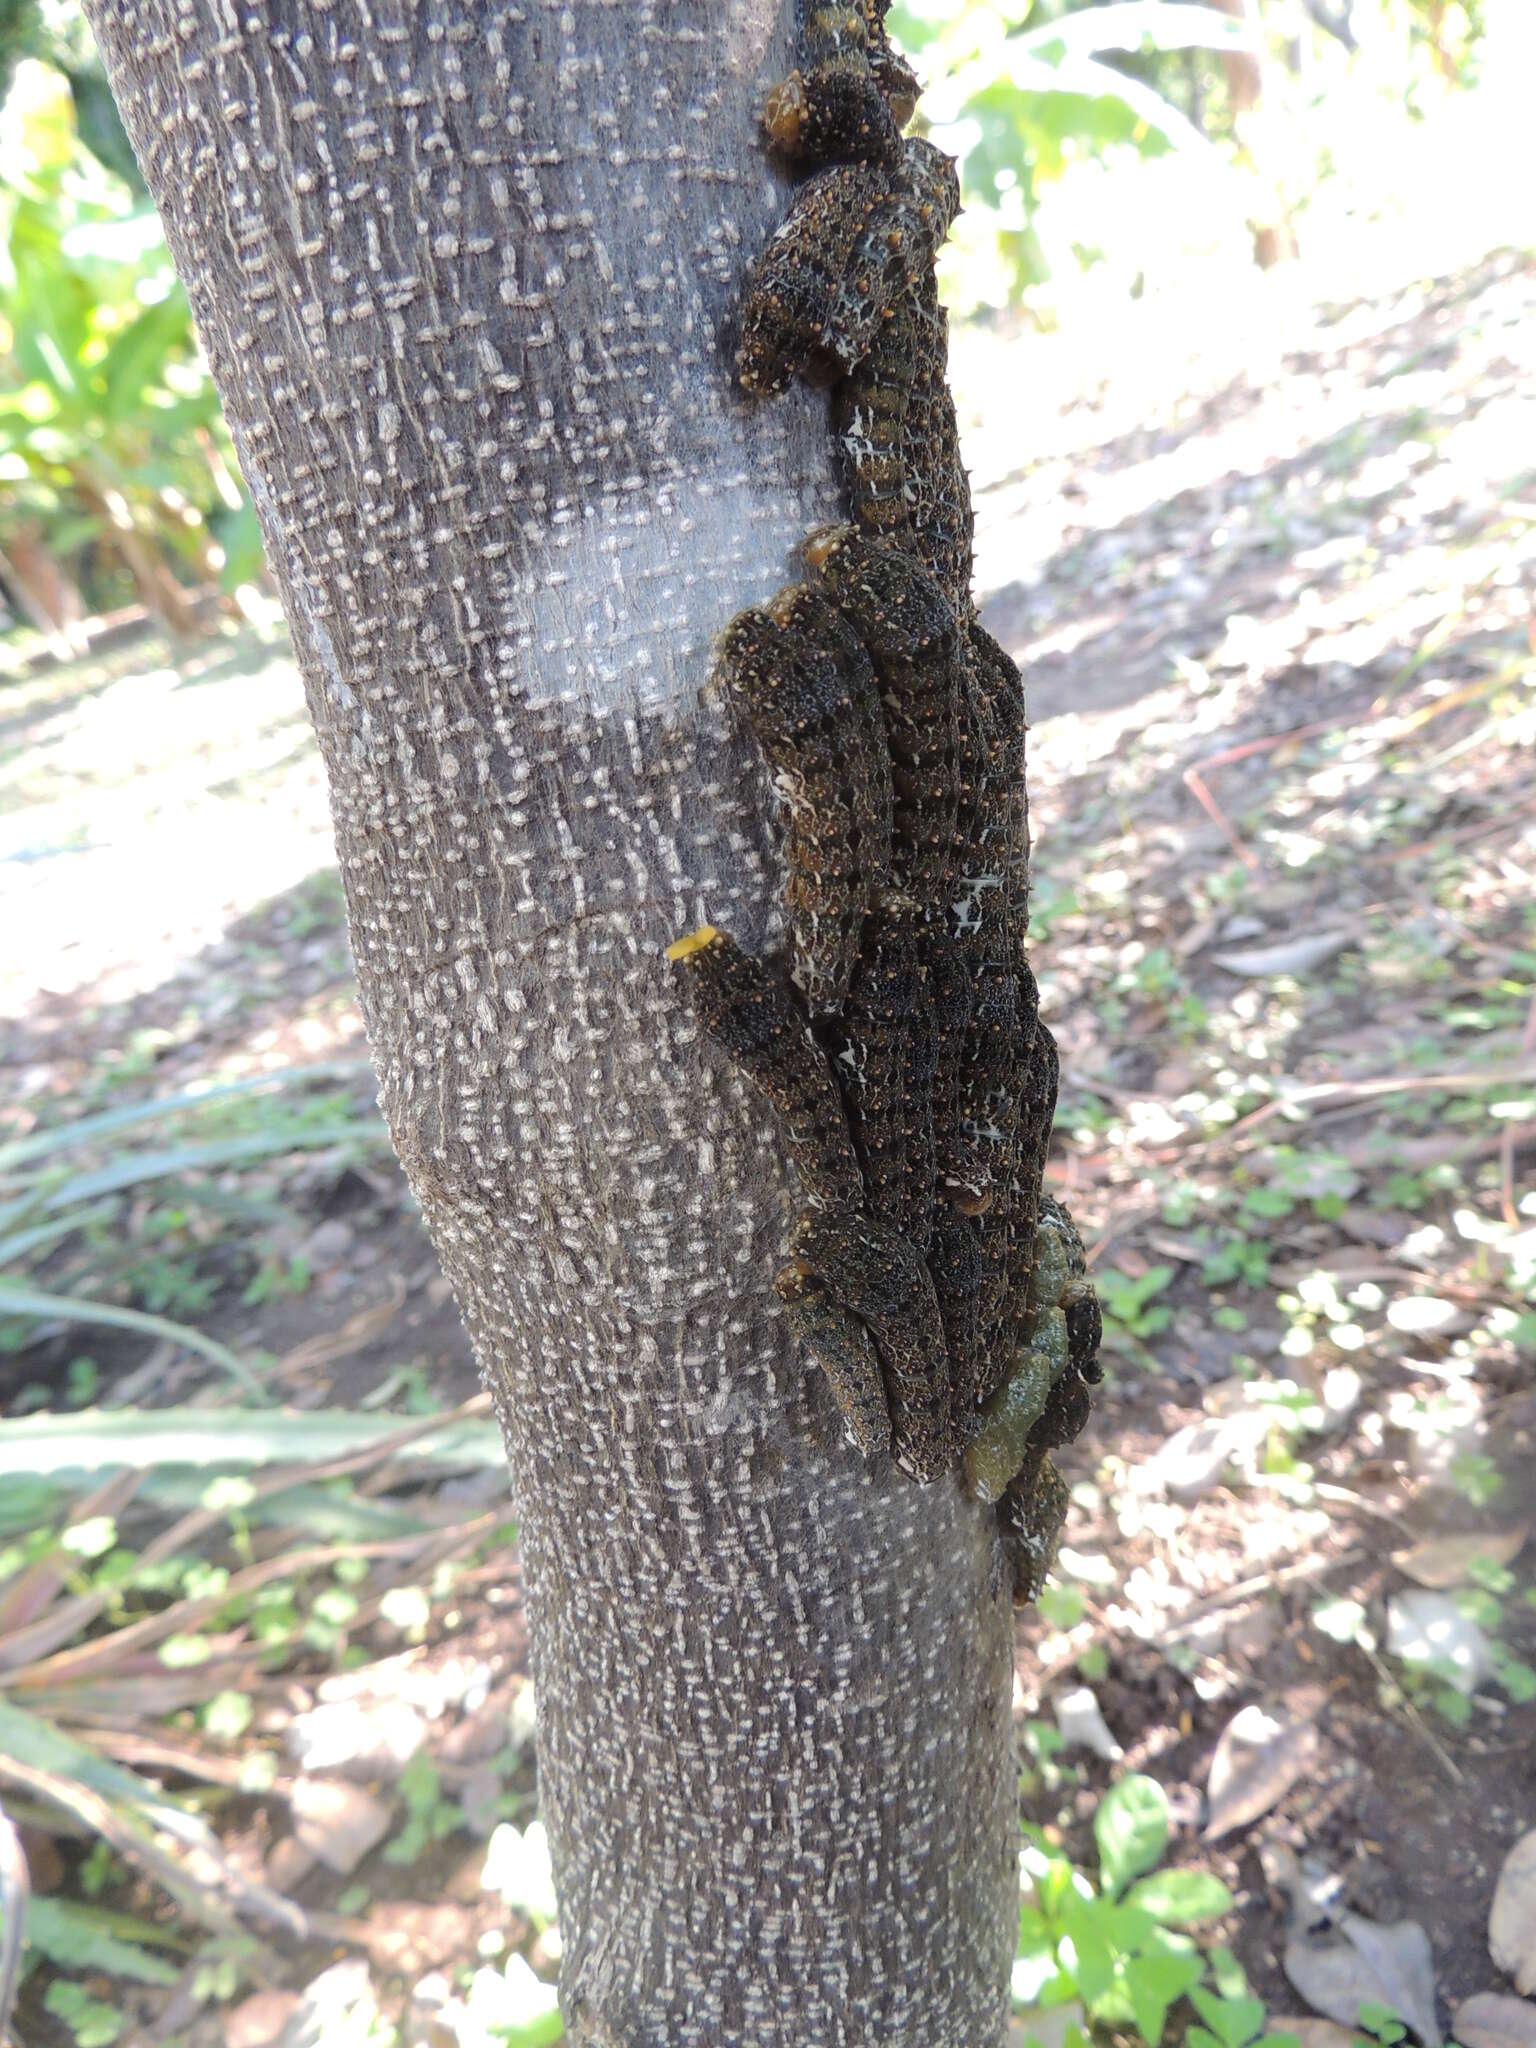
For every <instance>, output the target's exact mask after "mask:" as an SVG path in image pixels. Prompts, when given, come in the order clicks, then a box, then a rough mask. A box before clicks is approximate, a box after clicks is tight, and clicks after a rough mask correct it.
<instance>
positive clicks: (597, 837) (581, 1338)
mask: <svg viewBox="0 0 1536 2048" xmlns="http://www.w3.org/2000/svg"><path fill="white" fill-rule="evenodd" d="M88 12H89V13H90V15H91V18H92V21H93V24H94V26H95V28H96V31H97V34H98V38H99V40H100V42H101V44H102V47H103V51H104V54H105V56H106V59H107V63H108V66H109V70H110V71H111V74H112V77H113V82H114V86H115V88H116V90H117V93H118V96H119V100H120V102H121V105H122V108H123V112H124V115H125V117H126V121H127V125H128V128H129V132H130V134H131V136H132V138H133V141H134V144H135V147H136V149H137V151H138V153H139V156H140V160H141V162H142V164H143V166H144V169H145V173H146V176H147V178H148V181H149V184H150V188H151V190H152V192H153V193H154V195H155V198H156V201H157V203H158V205H159V207H160V209H161V212H162V215H163V217H164V220H165V223H166V227H167V231H168V234H169V237H170V241H171V246H172V250H173V253H174V254H175V257H176V260H177V264H178V267H179V269H180V271H181V273H182V276H183V277H184V278H185V280H186V282H187V284H188V287H189V290H190V293H191V297H192V303H193V309H194V312H195V314H196V317H197V320H198V325H199V328H200V331H201V333H202V336H203V339H204V342H205V345H206V347H207V350H208V353H209V358H210V361H211V363H212V366H213V370H214V374H215V376H216V378H217V380H218V383H219V387H220V390H221V392H222V395H223V398H224V401H225V405H226V409H227V412H228V414H229V417H230V421H231V425H232V428H233V431H234V433H235V436H236V439H237V443H238V445H239V448H240V451H241V455H242V460H243V463H244V466H245V471H246V475H247V477H248V479H249V481H250V484H251V488H252V491H253V493H254V495H255V498H256V502H257V506H258V510H259V512H260V515H261V519H262V523H263V529H264V533H265V537H266V542H267V547H268V551H269V558H270V560H271V562H272V565H273V568H274V570H275V572H276V574H277V576H278V579H279V581H280V584H281V587H282V590H283V595H284V601H285V605H286V608H287V611H288V616H289V620H290V623H291V625H292V628H293V632H294V638H295V644H296V648H297V651H298V655H299V659H300V661H301V663H302V666H303V669H304V673H305V678H306V683H307V687H308V691H309V700H310V705H311V710H312V714H313V717H314V721H315V725H316V729H317V732H318V734H319V737H320V743H321V747H322V749H323V752H324V756H325V761H326V765H327V770H328V774H329V778H330V785H331V793H332V804H333V812H334V818H335V827H336V839H337V848H338V853H339V856H340V860H341V866H342V874H343V879H344V882H345V886H346V891H347V898H348V905H349V913H350V920H351V929H352V938H353V946H354V951H355V954H356V960H357V968H358V976H359V982H360V986H361V990H362V997H363V1004H364V1009H365V1013H366V1018H367V1023H368V1028H369V1033H370V1038H371V1042H372V1046H373V1050H374V1055H375V1058H376V1061H377V1064H378V1068H379V1073H380V1078H381V1083H382V1099H383V1103H384V1106H385V1110H386V1113H387V1115H388V1118H389V1122H390V1127H391V1131H392V1133H393V1136H394V1139H395V1142H396V1145H397V1147H398V1149H399V1151H400V1154H401V1157H402V1159H403V1160H404V1162H405V1165H406V1169H407V1171H408V1173H409V1175H410V1178H411V1182H412V1185H413V1187H414V1189H415V1191H416V1193H417V1195H418V1197H419V1199H420V1201H421V1204H422V1208H423V1212H424V1214H425V1216H426V1219H427V1223H428V1226H429V1228H430V1230H431V1232H432V1235H433V1238H434V1241H435V1243H436V1244H437V1247H438V1249H439V1252H440V1254H441V1256H442V1259H443V1262H444V1266H445V1269H446V1270H447V1272H448V1275H449V1277H450V1279H451V1280H452V1283H453V1285H454V1288H455V1291H456V1294H457V1297H458V1299H459V1302H460V1304H461V1306H462V1308H463V1311H464V1314H465V1317H466V1320H467V1322H468V1325H469V1327H470V1330H471V1332H472V1334H473V1337H474V1340H475V1344H476V1347H477V1350H478V1353H479V1356H480V1359H481V1361H482V1364H483V1367H484V1370H485V1373H486V1376H487V1379H488V1382H489V1384H490V1385H491V1386H492V1387H493V1389H494V1390H495V1392H496V1395H497V1398H498V1402H499V1404H500V1411H501V1415H502V1419H503V1424H504V1427H505V1430H506V1435H507V1441H508V1449H509V1455H510V1460H511V1467H512V1479H513V1489H514V1499H515V1506H516V1510H517V1513H518V1517H519V1523H520V1528H521V1534H522V1545H523V1557H524V1569H525V1575H526V1581H527V1586H528V1596H529V1601H530V1608H531V1622H532V1641H533V1655H534V1667H535V1677H536V1681H537V1686H538V1697H539V1707H540V1762H541V1790H542V1796H543V1800H544V1805H545V1812H546V1816H547V1819H548V1822H549V1826H550V1833H551V1839H552V1843H553V1847H554V1851H555V1857H556V1876H557V1880H558V1883H559V1887H560V1894H561V1912H562V1927H563V1932H564V1935H565V1943H566V1950H565V1963H564V1977H563V1986H562V1995H563V1999H564V2003H565V2007H566V2012H567V2016H568V2022H569V2026H570V2031H571V2036H572V2039H573V2040H574V2041H575V2042H577V2043H578V2044H579V2043H581V2042H587V2043H589V2044H597V2043H600V2044H602V2048H662V2044H666V2048H692V2044H699V2048H703V2044H706V2043H707V2044H709V2048H733V2044H753V2048H765V2044H783V2048H808V2044H823V2043H825V2044H848V2048H852V2044H855V2043H858V2044H867V2043H873V2042H877V2041H878V2042H881V2043H883V2044H891V2048H941V2044H942V2048H990V2044H993V2043H995V2042H997V2041H998V2040H999V2039H1000V2036H1001V2031H1002V2026H1003V2019H1004V2008H1005V1995H1006V1976H1007V1962H1008V1956H1009V1954H1010V1952H1011V1947H1012V1923H1013V1915H1014V1899H1015V1881H1016V1880H1015V1871H1014V1862H1013V1851H1014V1843H1015V1835H1014V1817H1013V1811H1012V1807H1013V1772H1012V1763H1011V1753H1010V1740H1011V1731H1010V1722H1009V1686H1010V1673H1011V1657H1010V1647H1011V1632H1010V1610H1009V1604H1008V1596H1007V1592H1006V1589H1004V1588H1003V1587H1002V1586H1000V1585H999V1584H998V1582H997V1581H998V1573H997V1570H996V1562H997V1549H996V1543H995V1538H994V1534H993V1527H992V1523H991V1519H990V1517H989V1515H988V1513H987V1512H985V1511H984V1510H982V1509H981V1508H980V1507H978V1506H977V1505H976V1504H975V1503H973V1502H969V1501H967V1500H966V1499H965V1498H964V1497H963V1496H962V1494H961V1492H960V1490H959V1488H958V1487H954V1488H945V1489H934V1490H932V1491H931V1492H930V1493H927V1494H921V1493H919V1492H918V1491H917V1490H915V1489H914V1488H912V1487H910V1486H906V1485H902V1484H901V1483H899V1482H898V1481H897V1480H896V1478H895V1475H894V1474H892V1473H890V1472H885V1473H880V1472H870V1471H869V1470H867V1469H866V1468H865V1467H864V1466H863V1464H862V1463H861V1461H860V1459H859V1458H858V1456H857V1454H856V1453H855V1452H853V1451H852V1450H850V1449H849V1448H847V1447H846V1446H845V1445H844V1443H843V1442H842V1439H841V1434H840V1430H839V1428H838V1426H837V1423H836V1419H835V1415H834V1412H833V1404H832V1401H831V1397H830V1395H829V1393H828V1392H827V1389H826V1387H825V1385H824V1383H823V1381H822V1379H821V1377H820V1376H819V1375H818V1376H816V1377H814V1378H807V1377H806V1374H805V1370H804V1367H803V1366H802V1365H801V1363H800V1362H799V1361H798V1360H797V1359H796V1357H795V1355H794V1350H793V1347H792V1346H791V1344H790V1343H789V1341H788V1339H787V1335H786V1330H785V1323H784V1319H783V1317H782V1316H781V1315H779V1314H778V1313H776V1311H775V1309H774V1305H773V1303H772V1301H771V1297H769V1298H765V1292H764V1289H763V1287H762V1284H761V1275H762V1272H763V1269H764V1267H765V1265H766V1264H767V1263H768V1262H769V1261H771V1260H772V1259H773V1258H774V1257H775V1255H776V1254H778V1253H780V1252H781V1251H782V1249H783V1246H784V1243H785V1240H786V1236H787V1224H788V1219H789V1216H790V1214H791V1209H792V1204H791V1199H790V1194H789V1190H788V1189H787V1187H786V1184H785V1176H784V1168H783V1165H782V1146H781V1143H780V1140H779V1137H778V1135H777V1133H776V1132H774V1131H772V1130H769V1129H765V1128H764V1121H765V1120H764V1118H763V1116H762V1114H761V1109H760V1106H759V1104H758V1102H757V1100H756V1099H755V1098H754V1096H753V1095H752V1093H751V1090H750V1086H749V1084H748V1083H747V1081H746V1080H745V1079H744V1077H742V1076H740V1075H739V1074H737V1073H736V1072H735V1071H734V1070H733V1069H732V1068H731V1067H730V1065H729V1063H728V1062H726V1061H724V1060H719V1059H714V1058H711V1059H709V1060H701V1058H700V1051H699V1042H698V1027H697V1024H696V1023H695V1021H694V1020H693V1018H692V1017H691V1016H689V1015H688V1014H686V1013H680V1012H679V1009H678V1007H677V1005H676V1003H675V1001H674V999H673V994H672V991H671V989H670V987H669V984H668V980H667V975H666V971H665V968H664V966H663V962H662V949H663V947H664V945H665V943H666V940H667V939H668V937H669V936H671V935H672V934H674V933H676V932H678V931H680V930H686V929H688V928H689V927H690V926H692V925H694V924H697V923H699V922H700V921H701V920H702V919H704V918H705V917H706V916H708V915H710V914H714V913H719V914H721V915H723V916H727V917H728V919H729V923H730V927H731V929H732V930H733V931H734V932H735V933H737V934H738V935H739V937H740V938H741V940H742V942H743V944H745V945H748V946H750V947H752V948H753V949H754V950H760V949H762V948H763V947H765V946H771V945H773V944H774V943H775V942H776V941H778V940H779V939H780V938H781V937H782V923H783V916H782V911H781V909H780V905H781V903H782V900H783V889H784V876H783V872H782V869H781V865H780V861H779V855H778V851H777V847H776V843H775V842H776V835H775V832H774V828H773V822H772V802H771V797H770V795H769V792H768V788H767V784H766V780H765V778H764V776H763V772H762V770H761V768H760V766H759V763H758V759H757V756H756V753H755V751H754V750H753V749H752V748H751V747H750V746H749V745H748V744H747V743H746V742H745V741H744V740H743V739H742V738H741V737H740V736H738V734H737V732H736V729H735V727H734V725H733V724H732V722H731V721H730V720H729V718H728V717H727V716H726V715H725V713H724V710H723V707H721V706H719V705H717V704H711V703H708V702H704V701H702V700H701V686H702V684H703V682H704V679H705V674H706V671H707V666H708V652H707V650H708V642H709V640H710V638H711V637H712V635H713V633H714V632H715V630H716V629H717V627H718V624H719V622H720V621H721V620H722V619H724V618H726V617H728V616H730V615H731V613H732V612H734V611H736V610H738V609H739V608H740V607H741V606H742V605H743V604H745V603H747V602H749V601H750V600H751V599H752V598H753V597H754V596H755V595H756V594H757V593H758V592H759V591H760V590H762V589H763V588H765V587H772V584H773V582H774V581H775V580H779V579H781V578H782V576H783V574H784V573H785V571H786V569H787V568H788V566H789V560H788V557H789V550H790V549H791V547H792V546H793V544H794V542H795V541H796V540H797V539H798V538H799V536H800V535H801V534H802V533H803V532H804V531H805V530H806V528H807V527H808V526H810V525H812V524H813V523H815V522H816V521H818V520H824V519H827V518H829V517H831V516H832V515H833V514H834V512H835V511H836V510H837V507H838V497H837V492H836V488H835V480H834V478H833V476H832V474H831V471H830V467H829V451H828V448H827V437H826V431H825V401H824V400H823V399H821V398H818V397H817V396H815V395H813V394H807V393H804V392H798V391H797V392H794V393H791V394H790V395H789V396H788V397H786V398H785V399H784V400H783V401H781V402H780V403H779V404H778V405H776V406H773V407H769V408H752V407H748V406H747V405H746V404H745V403H744V402H743V401H742V400H741V398H740V397H739V395H738V394H736V393H735V392H734V391H733V390H732V387H731V378H730V360H731V350H732V348H733V347H734V345H735V343H734V338H733V337H732V336H731V335H730V333H729V332H728V326H729V319H730V315H731V312H732V309H733V307H734V303H735V299H736V296H737V292H738V290H739V283H740V277H741V272H742V267H743V260H744V256H743V252H746V254H747V255H750V254H751V252H753V251H755V250H756V249H758V248H759V247H761V246H762V244H763V242H764V241H765V240H766V239H767V237H768V235H769V234H770V233H771V230H772V227H773V224H774V221H775V220H776V219H777V217H778V215H779V213H780V212H781V210H782V202H783V192H784V187H783V183H782V180H781V178H780V177H779V175H778V174H777V173H776V172H775V170H774V168H773V167H772V166H771V164H770V163H769V161H768V159H767V157H766V155H765V154H764V153H763V152H762V149H761V145H760V141H759V139H758V137H757V134H756V122H757V117H758V113H759V110H760V108H761V104H762V98H763V94H764V92H765V90H766V88H767V86H768V85H769V84H770V83H771V82H772V81H773V80H775V79H778V78H781V77H783V76H784V74H785V72H786V71H787V69H788V68H789V64H790V61H791V57H792V48H791V44H792V36H791V24H790V22H789V20H788V14H787V10H785V9H781V7H780V5H779V4H778V0H712V4H710V5H705V4H703V0H654V4H652V0H626V4H624V5H619V6H614V5H609V4H604V0H563V4H551V0H525V4H522V5H511V4H492V0H483V4H474V5H471V4H468V0H458V4H454V0H438V4H434V5H430V6H429V5H426V4H420V0H264V4H251V5H241V6H237V5H234V4H232V0H90V4H89V6H88Z"/></svg>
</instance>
